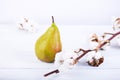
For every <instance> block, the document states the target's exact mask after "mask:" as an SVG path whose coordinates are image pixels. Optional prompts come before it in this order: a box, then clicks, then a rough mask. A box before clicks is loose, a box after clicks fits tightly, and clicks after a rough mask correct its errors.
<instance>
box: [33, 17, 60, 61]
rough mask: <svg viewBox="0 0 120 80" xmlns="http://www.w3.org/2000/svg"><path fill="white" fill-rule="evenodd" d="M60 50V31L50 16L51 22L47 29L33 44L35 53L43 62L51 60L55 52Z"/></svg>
mask: <svg viewBox="0 0 120 80" xmlns="http://www.w3.org/2000/svg"><path fill="white" fill-rule="evenodd" d="M61 50H62V44H61V39H60V32H59V29H58V27H57V26H56V24H55V22H54V17H53V16H52V24H51V26H50V27H49V28H48V30H47V31H46V32H45V33H44V34H43V35H42V36H41V37H39V38H38V40H37V41H36V44H35V53H36V56H37V58H38V59H40V60H41V61H44V62H53V61H54V59H55V55H56V53H58V52H60V51H61Z"/></svg>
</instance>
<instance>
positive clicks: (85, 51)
mask: <svg viewBox="0 0 120 80" xmlns="http://www.w3.org/2000/svg"><path fill="white" fill-rule="evenodd" d="M110 34H111V35H112V36H111V37H110V38H108V39H107V41H111V40H112V39H113V38H114V37H116V36H117V35H119V34H120V31H119V32H117V33H114V34H113V33H110ZM107 41H104V42H103V43H101V44H99V45H98V46H97V47H96V48H95V49H93V50H90V49H88V50H84V49H82V48H80V49H79V50H78V51H74V52H75V53H79V52H80V51H82V52H83V53H82V54H81V55H80V56H79V57H77V58H76V59H75V62H76V63H77V62H78V61H79V60H80V59H81V58H82V57H83V56H84V55H86V54H87V53H88V52H91V51H96V49H100V48H102V47H103V46H104V45H105V44H107V43H108V42H107ZM53 73H59V70H58V69H56V70H54V71H51V72H49V73H47V74H45V75H44V76H45V77H47V76H48V75H51V74H53Z"/></svg>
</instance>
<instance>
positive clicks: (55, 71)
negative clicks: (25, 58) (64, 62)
mask: <svg viewBox="0 0 120 80" xmlns="http://www.w3.org/2000/svg"><path fill="white" fill-rule="evenodd" d="M53 73H56V74H57V73H59V70H58V69H56V70H54V71H51V72H49V73H47V74H45V75H44V77H47V76H48V75H50V74H53Z"/></svg>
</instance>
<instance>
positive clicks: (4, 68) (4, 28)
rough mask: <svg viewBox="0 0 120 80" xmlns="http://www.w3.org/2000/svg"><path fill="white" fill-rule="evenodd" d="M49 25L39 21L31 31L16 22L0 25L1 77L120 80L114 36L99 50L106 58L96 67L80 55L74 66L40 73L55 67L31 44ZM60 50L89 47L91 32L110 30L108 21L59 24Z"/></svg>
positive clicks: (13, 79) (1, 79)
mask: <svg viewBox="0 0 120 80" xmlns="http://www.w3.org/2000/svg"><path fill="white" fill-rule="evenodd" d="M48 27H49V25H40V27H39V28H37V31H36V32H34V33H31V32H26V31H22V30H19V29H18V27H17V26H16V25H10V24H9V25H6V24H1V25H0V80H80V79H82V80H120V62H119V61H120V47H119V46H118V44H117V43H116V40H115V39H114V40H112V42H111V46H110V48H109V49H106V50H105V51H101V53H103V56H104V58H105V61H104V63H103V64H101V65H100V66H99V67H91V66H89V65H88V64H87V63H86V56H85V57H83V58H82V59H81V60H80V61H79V62H78V63H77V64H76V65H75V67H74V68H73V69H71V70H68V71H65V72H63V73H60V74H54V75H51V76H49V77H46V78H45V77H43V75H44V74H45V73H47V72H49V71H52V70H55V69H56V67H55V66H54V63H44V62H41V61H39V60H38V59H37V58H36V55H35V51H34V45H35V41H36V40H37V38H38V37H39V36H40V35H41V34H43V33H44V32H45V31H46V29H47V28H48ZM58 27H59V30H60V34H61V40H62V45H63V51H67V50H77V49H79V48H84V49H88V48H89V47H88V45H89V43H88V39H89V37H90V34H92V33H97V34H100V35H101V34H102V33H104V32H113V31H112V26H111V25H107V26H106V25H104V26H103V25H102V26H95V25H94V26H89V25H87V26H85V25H84V26H82V25H71V26H70V25H60V26H58Z"/></svg>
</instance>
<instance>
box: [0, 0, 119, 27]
mask: <svg viewBox="0 0 120 80" xmlns="http://www.w3.org/2000/svg"><path fill="white" fill-rule="evenodd" d="M119 8H120V0H0V23H15V22H16V21H17V19H19V18H20V17H21V16H27V17H30V18H32V19H34V20H35V21H37V22H38V23H39V24H49V23H51V22H50V20H51V16H52V15H53V16H54V17H55V20H56V22H57V24H70V25H110V24H111V23H112V18H113V17H116V16H117V17H119V16H120V10H119Z"/></svg>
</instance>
